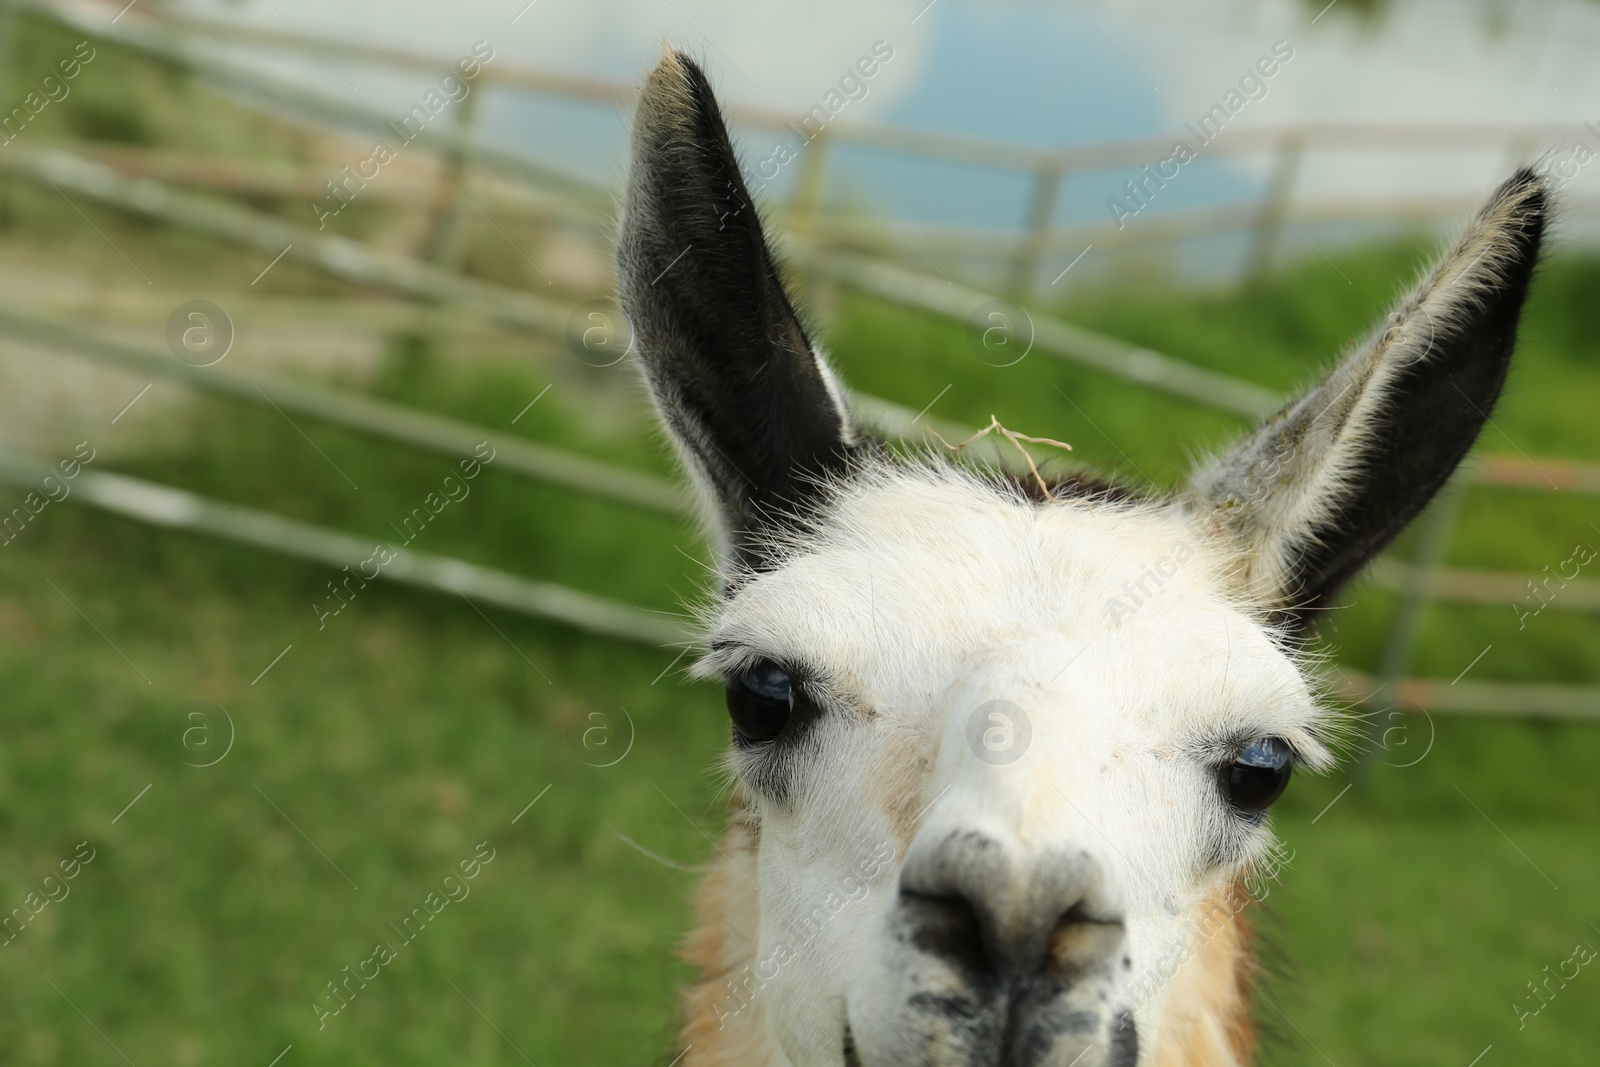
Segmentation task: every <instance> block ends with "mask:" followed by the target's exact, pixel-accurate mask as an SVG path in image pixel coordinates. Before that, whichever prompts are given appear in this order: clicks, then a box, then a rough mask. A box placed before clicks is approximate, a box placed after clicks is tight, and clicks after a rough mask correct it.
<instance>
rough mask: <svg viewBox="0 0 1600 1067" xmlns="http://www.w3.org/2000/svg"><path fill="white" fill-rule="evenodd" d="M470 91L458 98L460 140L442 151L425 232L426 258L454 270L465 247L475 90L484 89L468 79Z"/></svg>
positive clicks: (457, 127) (480, 90)
mask: <svg viewBox="0 0 1600 1067" xmlns="http://www.w3.org/2000/svg"><path fill="white" fill-rule="evenodd" d="M467 84H468V85H469V86H471V91H470V92H468V93H467V95H466V96H465V97H464V98H463V99H462V101H461V110H460V111H458V112H457V113H456V130H457V132H458V133H459V134H460V135H461V140H459V141H458V142H457V143H456V147H453V148H450V149H448V150H446V151H445V152H443V153H441V156H440V159H439V180H438V182H437V183H436V185H435V187H434V193H433V209H432V224H431V225H430V226H429V234H428V259H429V260H430V261H431V262H432V263H433V264H434V265H435V266H437V267H443V268H445V269H446V270H455V269H457V268H458V267H459V266H460V265H461V256H462V253H463V252H464V251H465V240H464V238H465V234H464V230H463V227H462V219H463V216H464V214H465V208H466V205H465V204H464V202H463V201H464V197H465V194H464V193H463V192H462V191H461V190H462V187H463V186H465V185H466V183H467V167H468V165H469V163H470V160H469V158H468V153H467V146H468V144H469V143H470V139H471V137H472V128H473V122H474V120H475V119H476V117H477V113H478V94H479V93H481V92H483V89H482V88H481V87H479V86H477V85H473V84H472V83H471V82H468V83H467Z"/></svg>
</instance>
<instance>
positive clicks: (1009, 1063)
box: [849, 830, 1138, 1067]
mask: <svg viewBox="0 0 1600 1067" xmlns="http://www.w3.org/2000/svg"><path fill="white" fill-rule="evenodd" d="M1015 853H1016V850H1015V849H1014V848H1010V847H1007V846H1006V845H1005V844H1003V843H1002V842H1001V841H999V840H997V839H996V838H994V837H991V836H988V835H987V834H985V833H982V832H980V831H978V830H957V831H954V832H950V833H948V834H946V835H944V836H943V838H942V839H941V840H939V841H937V842H928V841H922V842H917V843H916V844H914V845H913V847H912V849H911V851H910V853H909V854H908V856H907V857H906V862H905V866H904V867H903V869H902V871H901V876H900V891H899V898H898V900H897V902H896V903H895V905H894V910H893V914H892V916H891V918H890V923H889V931H888V932H889V940H890V948H889V953H888V959H886V960H885V961H884V964H885V966H884V969H883V970H882V971H880V973H879V981H881V983H882V984H881V985H877V984H876V983H875V985H876V988H875V989H874V990H873V992H872V994H871V995H870V1000H869V999H868V996H869V994H868V993H867V992H866V991H862V995H861V997H860V999H861V1000H862V1001H863V1003H861V1004H860V1005H859V1006H858V1005H856V1004H855V1003H853V1002H852V1004H851V1010H850V1013H849V1014H850V1020H851V1023H852V1027H851V1032H850V1035H849V1044H850V1046H851V1048H850V1054H851V1055H853V1056H855V1057H856V1059H857V1061H858V1062H859V1063H861V1064H862V1065H863V1067H888V1065H899V1064H906V1065H912V1064H932V1065H933V1067H958V1065H959V1067H976V1065H979V1064H981V1065H984V1067H990V1065H995V1067H1067V1065H1068V1064H1073V1065H1074V1067H1132V1064H1134V1063H1135V1062H1136V1060H1137V1058H1138V1053H1137V1048H1138V1038H1137V1033H1136V1030H1135V1028H1134V1023H1133V1020H1132V1017H1131V1016H1130V1015H1129V1014H1128V1012H1126V1011H1125V1010H1122V1009H1121V1008H1120V1007H1119V1004H1118V994H1119V992H1120V991H1121V990H1122V988H1123V987H1124V985H1125V984H1126V980H1127V977H1128V973H1129V971H1130V970H1131V960H1130V958H1129V955H1128V951H1127V940H1126V931H1125V926H1124V922H1123V919H1122V915H1121V912H1120V909H1119V907H1118V905H1117V902H1116V900H1115V898H1114V896H1113V894H1111V893H1110V892H1109V891H1108V888H1107V879H1106V876H1105V872H1104V869H1103V867H1102V865H1101V863H1100V862H1099V861H1098V860H1097V859H1096V858H1095V857H1094V856H1093V855H1091V854H1090V853H1089V852H1087V851H1059V852H1051V853H1047V854H1044V855H1040V856H1032V857H1029V858H1027V859H1023V858H1021V857H1019V856H1017V855H1016V854H1015ZM858 1007H859V1008H860V1009H861V1010H859V1011H858V1010H857V1008H858Z"/></svg>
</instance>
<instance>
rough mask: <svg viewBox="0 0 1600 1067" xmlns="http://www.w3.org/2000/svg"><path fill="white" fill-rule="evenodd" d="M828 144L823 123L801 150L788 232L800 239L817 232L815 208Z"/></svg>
mask: <svg viewBox="0 0 1600 1067" xmlns="http://www.w3.org/2000/svg"><path fill="white" fill-rule="evenodd" d="M828 146H829V139H828V130H827V128H826V127H824V128H822V129H821V130H818V131H817V134H816V136H815V137H813V138H812V139H811V140H810V141H808V142H807V143H806V145H805V146H804V148H803V149H802V150H801V156H800V177H799V179H798V180H797V181H796V183H795V190H794V199H793V200H792V201H790V203H789V232H790V233H791V234H793V235H794V236H795V237H797V238H800V239H801V240H805V241H810V240H814V239H815V238H816V235H817V212H818V210H819V209H820V207H821V203H822V188H823V185H824V184H825V183H826V181H827V175H828Z"/></svg>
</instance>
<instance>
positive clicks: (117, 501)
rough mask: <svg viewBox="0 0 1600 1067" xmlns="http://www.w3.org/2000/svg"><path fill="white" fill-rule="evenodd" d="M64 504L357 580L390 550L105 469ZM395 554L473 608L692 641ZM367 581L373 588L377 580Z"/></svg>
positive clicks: (80, 482) (399, 572) (415, 555)
mask: <svg viewBox="0 0 1600 1067" xmlns="http://www.w3.org/2000/svg"><path fill="white" fill-rule="evenodd" d="M53 471H54V468H53V467H51V466H50V465H49V464H47V463H43V462H41V461H39V460H36V459H33V458H31V457H26V456H16V455H3V454H0V480H3V481H7V482H10V483H12V484H14V485H37V484H38V483H39V479H41V478H43V477H44V476H46V475H48V474H51V473H53ZM71 484H72V492H71V495H70V496H68V497H67V498H66V499H68V500H77V501H79V502H81V503H86V504H92V505H94V506H95V507H99V508H104V509H106V510H107V511H113V512H116V513H117V514H119V515H124V516H127V517H128V518H132V519H137V520H139V521H140V522H148V523H153V524H155V525H157V526H165V527H168V528H171V529H179V530H192V531H194V532H196V533H202V534H207V535H210V536H212V537H220V538H223V539H225V540H229V541H236V542H239V543H241V544H247V545H251V546H252V547H255V548H261V549H265V550H267V551H269V552H275V553H278V554H280V555H285V556H293V557H295V558H296V559H304V560H310V561H312V562H315V563H325V564H327V565H328V566H330V567H335V568H340V569H342V568H344V567H350V568H352V570H353V571H356V572H358V573H359V571H360V566H361V564H362V563H363V562H369V561H371V560H372V557H373V554H374V547H375V546H376V545H378V544H382V543H383V542H381V541H379V540H378V539H369V538H363V537H358V536H355V535H352V534H348V533H341V532H338V531H335V530H328V529H325V528H323V527H320V526H312V525H310V524H309V523H303V522H297V521H295V520H293V519H285V518H282V517H280V516H277V515H273V514H269V513H267V512H263V511H253V510H251V509H249V508H241V507H236V506H234V505H232V504H219V503H216V502H214V501H211V500H207V499H206V498H204V497H201V496H197V495H195V494H193V493H189V492H185V491H183V490H180V489H172V488H169V487H167V486H164V485H157V484H155V483H154V482H147V481H142V480H140V479H137V478H129V477H127V476H125V475H121V474H110V473H107V472H104V471H88V470H85V471H80V472H79V473H78V475H77V477H76V478H75V479H73V481H72V483H71ZM393 551H394V553H395V555H394V558H393V559H392V560H390V561H389V562H388V563H385V564H383V565H382V566H381V567H380V568H379V571H378V573H379V575H380V576H382V577H384V578H388V579H390V580H391V581H396V582H400V583H402V584H404V585H411V586H416V587H418V588H421V589H427V590H429V591H431V592H435V593H447V594H454V595H458V596H460V597H462V598H464V599H466V600H468V601H469V602H481V603H486V604H492V605H494V606H495V607H498V608H504V609H506V610H508V611H515V612H519V613H521V614H523V615H531V616H533V617H535V618H540V619H548V620H550V621H553V622H559V623H563V624H565V625H567V626H574V627H577V628H578V629H580V630H587V631H589V632H590V633H595V634H602V635H604V636H606V637H615V638H619V639H621V640H624V641H634V642H638V643H640V644H646V645H657V646H659V645H670V644H681V643H683V642H685V641H688V640H690V639H691V630H690V629H689V628H688V627H687V626H683V625H680V624H678V623H676V622H673V621H672V620H671V619H670V618H669V617H667V616H666V615H664V614H661V613H657V612H652V611H647V610H645V609H644V608H639V607H635V606H633V605H631V604H622V603H618V602H616V601H613V600H607V599H605V598H603V597H597V596H594V595H592V594H589V593H584V592H580V591H578V590H576V589H570V588H568V587H566V586H564V585H557V584H555V583H553V582H537V581H531V580H529V579H527V578H520V577H517V576H516V575H513V574H507V573H505V572H504V571H498V570H494V569H492V568H489V567H481V566H478V565H477V564H474V563H467V562H464V561H462V560H458V559H452V558H450V557H448V556H435V555H428V554H424V553H421V552H413V551H410V550H409V549H404V548H397V549H393ZM366 580H376V579H375V578H370V579H366Z"/></svg>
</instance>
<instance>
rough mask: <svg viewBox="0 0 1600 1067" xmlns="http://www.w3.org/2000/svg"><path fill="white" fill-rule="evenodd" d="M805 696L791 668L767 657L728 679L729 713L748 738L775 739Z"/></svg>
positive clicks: (736, 727)
mask: <svg viewBox="0 0 1600 1067" xmlns="http://www.w3.org/2000/svg"><path fill="white" fill-rule="evenodd" d="M800 699H803V697H802V696H801V694H800V693H799V691H798V689H797V687H796V686H795V684H794V681H793V679H791V678H790V677H789V674H788V672H787V671H785V670H784V669H783V668H782V667H780V666H778V665H777V664H776V663H773V662H771V661H769V660H763V661H761V662H760V663H757V664H755V665H754V666H753V667H748V668H746V669H745V670H743V671H741V672H740V673H739V674H737V675H735V676H734V677H733V678H732V679H730V680H729V682H728V715H729V717H730V718H732V719H733V728H734V729H735V730H737V731H739V736H740V737H741V738H743V739H744V740H745V741H748V742H753V743H758V742H762V741H771V740H772V739H773V738H775V737H777V736H778V734H779V733H781V732H782V730H783V727H784V724H785V723H787V722H788V721H789V717H790V716H791V715H793V714H794V710H795V704H796V702H797V701H798V700H800Z"/></svg>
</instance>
